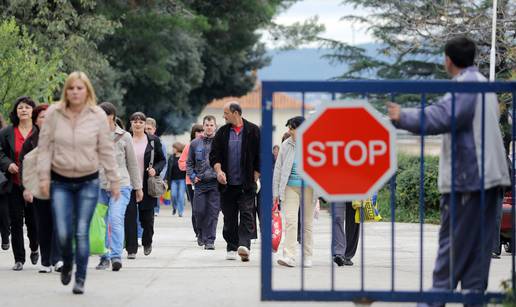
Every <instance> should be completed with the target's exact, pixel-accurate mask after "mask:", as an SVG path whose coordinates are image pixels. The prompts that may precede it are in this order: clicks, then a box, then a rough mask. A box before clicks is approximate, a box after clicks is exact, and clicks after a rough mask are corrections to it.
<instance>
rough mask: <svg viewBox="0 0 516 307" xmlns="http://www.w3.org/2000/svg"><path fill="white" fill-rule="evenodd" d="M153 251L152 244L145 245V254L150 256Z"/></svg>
mask: <svg viewBox="0 0 516 307" xmlns="http://www.w3.org/2000/svg"><path fill="white" fill-rule="evenodd" d="M151 252H152V245H149V246H144V247H143V254H144V255H145V256H149V255H150V253H151Z"/></svg>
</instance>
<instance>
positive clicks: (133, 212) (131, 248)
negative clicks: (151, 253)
mask: <svg viewBox="0 0 516 307" xmlns="http://www.w3.org/2000/svg"><path fill="white" fill-rule="evenodd" d="M137 210H139V211H137ZM137 212H138V213H139V216H140V224H141V226H142V228H143V235H142V245H143V246H150V245H152V237H153V236H154V208H150V209H145V210H140V209H139V208H138V204H137V203H136V193H135V192H134V191H132V192H131V200H130V201H129V205H127V209H126V210H125V221H124V228H125V249H126V250H127V253H129V254H136V253H137V252H138V224H137V222H136V219H137V216H138V214H137Z"/></svg>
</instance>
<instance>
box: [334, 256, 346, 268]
mask: <svg viewBox="0 0 516 307" xmlns="http://www.w3.org/2000/svg"><path fill="white" fill-rule="evenodd" d="M333 262H335V263H336V264H337V265H338V266H343V265H344V257H342V255H335V256H333Z"/></svg>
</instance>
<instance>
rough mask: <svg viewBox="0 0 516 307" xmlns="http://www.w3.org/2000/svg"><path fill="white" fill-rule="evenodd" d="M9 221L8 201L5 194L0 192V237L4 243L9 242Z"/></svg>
mask: <svg viewBox="0 0 516 307" xmlns="http://www.w3.org/2000/svg"><path fill="white" fill-rule="evenodd" d="M10 228H11V221H10V219H9V203H8V199H7V194H0V237H1V238H2V243H3V244H6V243H7V242H9V236H10V235H11V230H10Z"/></svg>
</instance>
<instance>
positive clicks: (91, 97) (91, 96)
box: [61, 71, 97, 106]
mask: <svg viewBox="0 0 516 307" xmlns="http://www.w3.org/2000/svg"><path fill="white" fill-rule="evenodd" d="M75 80H81V81H82V82H84V85H85V86H86V92H87V97H86V104H87V105H90V106H95V105H97V96H96V95H95V90H94V89H93V85H91V81H90V79H89V78H88V76H87V75H86V74H85V73H83V72H82V71H74V72H72V73H71V74H69V75H68V77H67V78H66V81H65V84H64V86H63V93H62V94H61V102H62V103H64V104H65V105H66V106H68V103H69V102H68V99H67V98H66V90H67V89H68V88H69V87H70V85H71V84H72V82H73V81H75Z"/></svg>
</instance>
